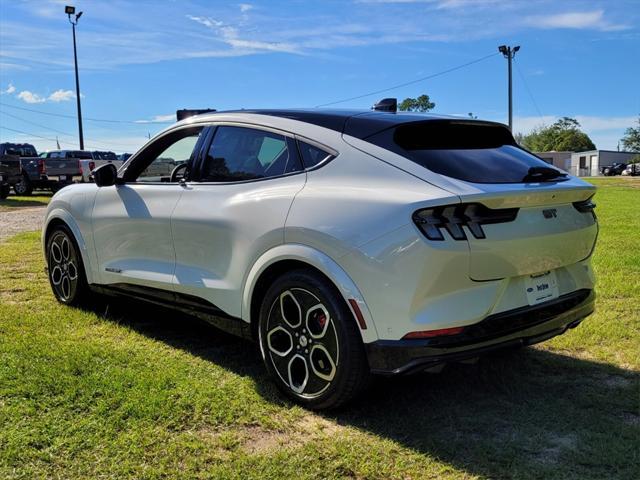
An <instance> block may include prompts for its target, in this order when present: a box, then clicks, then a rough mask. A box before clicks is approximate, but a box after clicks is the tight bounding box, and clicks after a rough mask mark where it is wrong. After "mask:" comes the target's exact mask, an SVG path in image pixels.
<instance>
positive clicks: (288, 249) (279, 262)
mask: <svg viewBox="0 0 640 480" xmlns="http://www.w3.org/2000/svg"><path fill="white" fill-rule="evenodd" d="M300 268H305V269H309V270H312V271H315V272H316V273H318V274H320V275H322V276H324V277H325V278H327V279H328V280H329V281H330V282H331V283H332V284H333V285H334V287H335V288H336V289H337V290H338V291H339V292H340V294H341V296H342V298H343V300H344V302H345V304H346V305H347V307H348V308H349V310H350V311H351V314H352V317H353V321H354V322H358V320H357V316H356V312H355V311H354V308H353V305H351V303H350V300H355V302H356V303H357V306H358V308H359V310H360V312H361V313H362V317H363V319H364V323H365V324H366V329H362V328H359V331H360V335H361V337H362V341H363V342H365V343H370V342H373V341H375V340H378V334H377V331H376V328H375V325H374V323H373V319H372V317H371V313H370V311H369V309H368V307H367V305H366V303H365V301H364V298H363V297H362V294H361V293H360V291H359V290H358V288H357V286H356V285H355V283H354V282H353V280H351V278H350V277H349V275H348V274H347V273H346V272H345V271H344V270H343V269H342V268H341V267H340V266H339V265H338V264H337V263H336V262H335V261H334V260H333V259H332V258H330V257H329V256H328V255H326V254H324V253H322V252H320V251H318V250H316V249H314V248H312V247H309V246H306V245H297V244H296V245H292V244H287V245H280V246H278V247H275V248H273V249H271V250H269V251H268V252H266V253H264V254H263V255H262V256H261V257H260V258H259V259H258V260H257V261H256V262H255V263H254V265H253V267H252V269H251V270H250V272H249V274H248V275H247V278H246V280H245V282H244V288H243V292H242V319H243V320H244V321H246V322H248V323H249V324H250V325H251V332H252V334H253V335H254V338H257V326H258V321H257V319H258V315H259V309H260V302H261V301H262V298H263V296H264V294H265V293H266V291H267V289H268V288H269V285H270V284H271V283H270V282H271V281H272V280H273V279H275V278H276V277H277V276H279V275H281V274H283V273H285V272H287V271H291V270H295V269H300Z"/></svg>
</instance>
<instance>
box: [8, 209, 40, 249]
mask: <svg viewBox="0 0 640 480" xmlns="http://www.w3.org/2000/svg"><path fill="white" fill-rule="evenodd" d="M46 210H47V207H46V206H42V207H29V208H16V209H12V210H0V242H2V241H4V240H6V239H8V238H9V237H13V236H14V235H15V234H17V233H21V232H32V231H34V230H40V229H41V228H42V222H43V221H44V214H45V212H46Z"/></svg>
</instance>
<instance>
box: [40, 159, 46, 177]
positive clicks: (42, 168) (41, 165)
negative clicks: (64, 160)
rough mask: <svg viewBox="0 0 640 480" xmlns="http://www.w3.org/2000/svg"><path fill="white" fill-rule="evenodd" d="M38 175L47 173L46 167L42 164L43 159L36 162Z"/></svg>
mask: <svg viewBox="0 0 640 480" xmlns="http://www.w3.org/2000/svg"><path fill="white" fill-rule="evenodd" d="M38 173H39V174H40V175H44V174H46V173H47V166H46V165H45V163H44V159H40V160H38Z"/></svg>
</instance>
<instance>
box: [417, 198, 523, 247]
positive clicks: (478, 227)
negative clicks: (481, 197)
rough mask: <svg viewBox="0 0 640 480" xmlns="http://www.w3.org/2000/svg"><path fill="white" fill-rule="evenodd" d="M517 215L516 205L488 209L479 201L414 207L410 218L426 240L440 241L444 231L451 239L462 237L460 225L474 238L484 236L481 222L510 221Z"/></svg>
mask: <svg viewBox="0 0 640 480" xmlns="http://www.w3.org/2000/svg"><path fill="white" fill-rule="evenodd" d="M517 215H518V209H517V208H501V209H492V208H489V207H486V206H484V205H482V204H480V203H461V204H458V205H444V206H439V207H432V208H424V209H422V210H418V211H417V212H415V213H414V214H413V221H414V223H415V224H416V225H417V226H418V228H419V229H420V230H421V231H422V233H424V234H425V236H426V237H427V238H428V239H429V240H444V235H443V232H444V231H445V230H446V231H447V232H449V235H451V237H452V238H453V239H454V240H466V239H467V235H466V233H465V231H464V229H463V227H467V228H468V229H469V231H470V232H471V234H472V235H473V236H474V237H475V238H485V234H484V231H483V230H482V225H487V224H490V223H506V222H512V221H514V220H515V219H516V216H517Z"/></svg>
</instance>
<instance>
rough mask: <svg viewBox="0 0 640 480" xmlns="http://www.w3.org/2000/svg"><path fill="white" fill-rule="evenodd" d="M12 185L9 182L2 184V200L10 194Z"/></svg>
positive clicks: (0, 198)
mask: <svg viewBox="0 0 640 480" xmlns="http://www.w3.org/2000/svg"><path fill="white" fill-rule="evenodd" d="M10 192H11V186H10V185H9V184H5V185H0V200H4V199H5V198H7V197H8V196H9V193H10Z"/></svg>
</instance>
